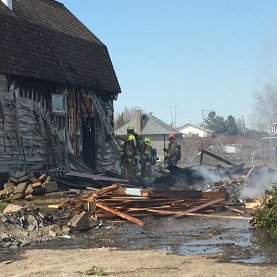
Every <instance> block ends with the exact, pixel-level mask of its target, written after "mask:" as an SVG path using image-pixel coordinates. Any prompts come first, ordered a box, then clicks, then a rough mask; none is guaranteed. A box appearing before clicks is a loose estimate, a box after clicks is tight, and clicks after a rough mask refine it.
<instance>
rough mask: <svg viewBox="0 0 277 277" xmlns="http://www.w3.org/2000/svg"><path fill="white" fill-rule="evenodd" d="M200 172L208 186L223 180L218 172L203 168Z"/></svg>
mask: <svg viewBox="0 0 277 277" xmlns="http://www.w3.org/2000/svg"><path fill="white" fill-rule="evenodd" d="M199 172H200V173H201V175H202V176H203V177H204V180H205V183H207V184H210V183H216V182H219V181H220V180H221V176H220V175H219V173H218V172H215V171H211V170H209V169H208V168H206V167H203V166H201V167H200V168H199Z"/></svg>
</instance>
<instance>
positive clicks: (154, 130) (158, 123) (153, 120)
mask: <svg viewBox="0 0 277 277" xmlns="http://www.w3.org/2000/svg"><path fill="white" fill-rule="evenodd" d="M142 118H144V119H143V120H142V135H166V134H169V132H172V131H174V129H173V128H172V127H171V126H170V125H168V124H167V123H165V122H164V121H162V120H160V119H159V118H157V117H156V116H154V115H151V114H143V115H142ZM129 125H130V126H134V127H135V128H136V119H135V118H132V119H131V120H130V121H129V122H127V123H126V124H124V125H123V126H122V127H120V128H119V129H117V130H116V131H115V133H116V134H117V135H124V134H126V129H127V126H129ZM135 131H137V130H135ZM177 133H180V132H177Z"/></svg>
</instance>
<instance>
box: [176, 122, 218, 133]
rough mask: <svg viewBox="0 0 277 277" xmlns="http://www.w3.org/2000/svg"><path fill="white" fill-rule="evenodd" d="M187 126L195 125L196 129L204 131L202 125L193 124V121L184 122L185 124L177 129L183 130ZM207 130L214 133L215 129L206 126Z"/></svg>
mask: <svg viewBox="0 0 277 277" xmlns="http://www.w3.org/2000/svg"><path fill="white" fill-rule="evenodd" d="M186 127H193V128H196V129H198V130H201V131H203V127H202V126H199V125H196V124H192V123H187V124H184V125H183V126H181V127H179V128H177V130H178V131H181V130H182V129H184V128H186ZM205 132H210V133H214V131H212V130H209V129H207V128H206V127H205Z"/></svg>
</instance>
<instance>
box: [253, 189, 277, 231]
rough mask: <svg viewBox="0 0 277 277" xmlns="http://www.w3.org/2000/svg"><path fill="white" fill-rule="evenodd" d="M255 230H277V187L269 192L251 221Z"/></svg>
mask: <svg viewBox="0 0 277 277" xmlns="http://www.w3.org/2000/svg"><path fill="white" fill-rule="evenodd" d="M250 224H251V226H252V228H253V229H258V228H262V229H266V230H277V185H275V186H273V188H272V190H267V191H266V192H265V195H264V197H263V200H262V203H261V204H260V206H259V207H258V208H257V209H256V211H255V212H254V213H253V218H252V219H251V221H250Z"/></svg>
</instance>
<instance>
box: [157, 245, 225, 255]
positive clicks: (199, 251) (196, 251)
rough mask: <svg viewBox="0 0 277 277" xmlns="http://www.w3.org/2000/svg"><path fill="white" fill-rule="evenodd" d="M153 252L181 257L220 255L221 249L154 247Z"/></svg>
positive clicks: (179, 246) (181, 246)
mask: <svg viewBox="0 0 277 277" xmlns="http://www.w3.org/2000/svg"><path fill="white" fill-rule="evenodd" d="M154 250H157V251H166V252H168V253H171V254H179V255H183V256H189V255H203V254H217V253H221V252H222V249H221V248H220V247H216V246H213V245H178V246H172V245H169V246H163V247H156V248H155V249H154Z"/></svg>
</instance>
